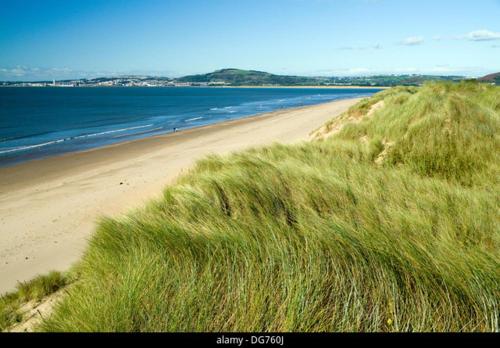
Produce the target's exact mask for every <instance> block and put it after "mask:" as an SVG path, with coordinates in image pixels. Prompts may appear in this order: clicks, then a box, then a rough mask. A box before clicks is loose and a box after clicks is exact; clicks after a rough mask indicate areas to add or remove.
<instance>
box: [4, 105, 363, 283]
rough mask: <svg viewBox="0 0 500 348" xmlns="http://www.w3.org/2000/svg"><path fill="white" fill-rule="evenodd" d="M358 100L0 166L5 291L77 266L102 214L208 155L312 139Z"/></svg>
mask: <svg viewBox="0 0 500 348" xmlns="http://www.w3.org/2000/svg"><path fill="white" fill-rule="evenodd" d="M358 100H359V99H350V100H342V101H336V102H331V103H326V104H321V105H315V106H308V107H302V108H296V109H287V110H280V111H277V112H273V113H269V114H264V115H260V116H255V117H250V118H246V119H240V120H236V121H229V122H224V123H218V124H215V125H210V126H205V127H200V128H195V129H191V130H186V131H182V132H178V133H174V134H169V135H162V136H156V137H150V138H146V139H141V140H136V141H131V142H127V143H122V144H118V145H111V146H107V147H103V148H99V149H94V150H90V151H85V152H79V153H72V154H67V155H61V156H58V157H52V158H47V159H42V160H35V161H31V162H27V163H23V164H19V165H16V166H13V167H7V168H1V169H0V293H3V292H5V291H9V290H12V289H13V288H14V287H15V285H16V283H17V282H18V281H26V280H29V279H31V278H33V277H35V276H36V275H37V274H43V273H46V272H48V271H51V270H61V271H63V270H66V269H68V268H69V267H70V266H71V265H72V264H73V263H74V262H75V261H77V260H78V259H79V258H80V257H81V255H82V253H83V251H84V249H85V246H86V244H87V241H88V239H89V237H90V236H91V235H92V231H93V230H94V228H95V221H96V219H97V218H98V217H99V216H101V215H117V214H122V213H125V212H127V211H129V210H130V209H133V208H136V207H140V206H141V205H142V204H143V203H144V202H145V201H147V200H149V199H151V198H154V197H155V196H159V195H160V194H161V192H162V188H163V187H164V186H165V185H167V184H169V183H170V182H172V180H173V179H174V178H175V177H177V176H178V175H179V174H180V173H182V172H183V171H186V169H188V168H189V167H190V166H191V165H192V164H193V162H194V161H196V160H197V159H199V158H200V157H202V156H205V155H207V154H209V153H217V154H225V153H229V152H232V151H236V150H241V149H244V148H248V147H252V146H258V145H266V144H271V143H273V142H281V143H291V142H296V141H300V140H306V139H307V138H308V134H309V133H310V132H311V131H313V130H315V129H317V128H318V127H320V126H321V125H322V124H323V123H325V122H326V121H327V120H329V119H331V118H333V117H335V116H337V115H339V114H340V113H342V112H343V111H345V110H346V109H347V108H348V107H350V106H351V105H353V104H355V103H356V102H357V101H358Z"/></svg>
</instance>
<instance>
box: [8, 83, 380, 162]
mask: <svg viewBox="0 0 500 348" xmlns="http://www.w3.org/2000/svg"><path fill="white" fill-rule="evenodd" d="M377 91H378V90H377V89H369V90H366V89H307V88H304V89H302V88H297V89H294V88H290V89H286V88H140V87H137V88H0V166H5V165H11V164H15V163H18V162H22V161H26V160H31V159H37V158H42V157H46V156H52V155H57V154H61V153H65V152H71V151H80V150H85V149H90V148H94V147H99V146H103V145H107V144H112V143H116V142H122V141H127V140H131V139H137V138H142V137H147V136H151V135H156V134H163V133H168V132H172V131H173V129H174V128H177V129H179V130H181V129H186V128H191V127H196V126H201V125H206V124H211V123H215V122H220V121H225V120H230V119H236V118H241V117H245V116H250V115H255V114H259V113H263V112H269V111H274V110H278V109H281V108H289V107H297V106H302V105H312V104H319V103H323V102H328V101H332V100H338V99H346V98H354V97H360V96H369V95H371V94H373V93H375V92H377Z"/></svg>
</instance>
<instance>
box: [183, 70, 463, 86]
mask: <svg viewBox="0 0 500 348" xmlns="http://www.w3.org/2000/svg"><path fill="white" fill-rule="evenodd" d="M462 79H463V77H462V76H434V75H377V76H351V77H331V76H330V77H325V76H323V77H318V76H316V77H314V76H294V75H275V74H271V73H267V72H263V71H255V70H241V69H222V70H217V71H214V72H211V73H208V74H199V75H189V76H184V77H181V78H178V79H176V81H178V82H189V83H207V84H212V85H229V86H266V85H268V86H269V85H274V86H330V85H338V86H344V85H345V86H368V87H378V86H417V85H421V84H422V83H424V82H426V81H459V80H462Z"/></svg>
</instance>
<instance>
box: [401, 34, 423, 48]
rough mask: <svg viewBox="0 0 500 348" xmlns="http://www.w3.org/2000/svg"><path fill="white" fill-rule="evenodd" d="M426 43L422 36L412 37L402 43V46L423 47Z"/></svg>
mask: <svg viewBox="0 0 500 348" xmlns="http://www.w3.org/2000/svg"><path fill="white" fill-rule="evenodd" d="M423 42H424V38H423V37H421V36H410V37H407V38H406V39H404V40H402V41H401V42H400V44H401V45H405V46H416V45H421V44H422V43H423Z"/></svg>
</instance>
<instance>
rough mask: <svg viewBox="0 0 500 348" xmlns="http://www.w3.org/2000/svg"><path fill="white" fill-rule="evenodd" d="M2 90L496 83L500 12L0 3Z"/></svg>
mask: <svg viewBox="0 0 500 348" xmlns="http://www.w3.org/2000/svg"><path fill="white" fill-rule="evenodd" d="M0 52H1V53H0V80H37V79H53V78H54V79H62V78H73V77H93V76H102V75H119V74H154V75H163V76H172V77H175V76H180V75H185V74H191V73H204V72H209V71H212V70H215V69H220V68H225V67H236V68H243V69H255V70H264V71H269V72H272V73H277V74H301V75H372V74H377V73H395V74H402V73H430V74H445V75H451V74H464V75H467V76H479V75H483V74H486V73H490V72H497V71H500V0H453V1H452V0H418V1H417V0H182V1H180V0H179V1H170V0H163V1H160V0H158V1H156V0H122V1H118V0H107V1H104V0H102V1H98V0H85V1H83V0H82V1H77V0H66V1H64V0H59V1H56V0H44V1H28V0H11V1H7V0H0Z"/></svg>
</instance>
